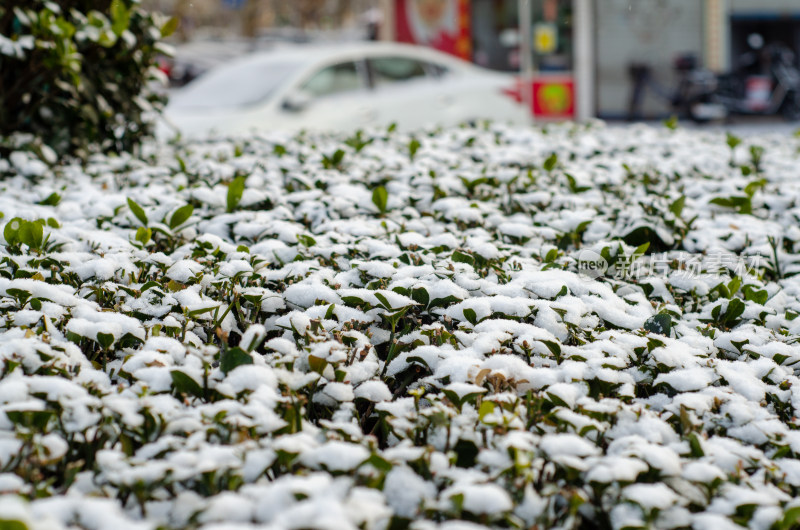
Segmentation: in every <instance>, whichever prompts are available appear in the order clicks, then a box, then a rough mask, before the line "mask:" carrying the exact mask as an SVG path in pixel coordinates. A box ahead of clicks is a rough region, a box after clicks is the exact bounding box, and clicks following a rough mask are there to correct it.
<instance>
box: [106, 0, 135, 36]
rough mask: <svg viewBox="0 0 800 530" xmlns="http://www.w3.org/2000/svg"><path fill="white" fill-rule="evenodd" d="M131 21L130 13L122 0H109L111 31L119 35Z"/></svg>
mask: <svg viewBox="0 0 800 530" xmlns="http://www.w3.org/2000/svg"><path fill="white" fill-rule="evenodd" d="M130 22H131V14H130V11H129V10H128V8H126V7H125V3H124V2H122V0H112V1H111V31H113V32H114V35H116V36H117V37H119V36H120V35H122V33H123V32H124V31H125V30H126V29H128V26H129V25H130Z"/></svg>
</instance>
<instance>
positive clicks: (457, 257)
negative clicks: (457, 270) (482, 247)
mask: <svg viewBox="0 0 800 530" xmlns="http://www.w3.org/2000/svg"><path fill="white" fill-rule="evenodd" d="M450 259H452V260H453V261H454V262H456V263H468V264H470V265H474V263H475V258H474V257H473V256H471V255H470V254H465V253H464V252H460V251H458V250H456V251H455V252H453V255H452V256H451V257H450Z"/></svg>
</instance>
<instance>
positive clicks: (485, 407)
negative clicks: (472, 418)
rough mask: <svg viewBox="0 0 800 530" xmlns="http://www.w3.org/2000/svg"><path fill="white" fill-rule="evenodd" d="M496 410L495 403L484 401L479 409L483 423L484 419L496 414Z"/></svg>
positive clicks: (479, 416) (479, 415)
mask: <svg viewBox="0 0 800 530" xmlns="http://www.w3.org/2000/svg"><path fill="white" fill-rule="evenodd" d="M494 408H495V404H494V401H486V400H484V401H482V402H481V406H480V408H479V409H478V418H479V419H480V420H481V421H483V418H484V417H485V416H486V415H488V414H492V413H493V412H494Z"/></svg>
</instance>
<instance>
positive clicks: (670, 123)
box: [664, 114, 678, 131]
mask: <svg viewBox="0 0 800 530" xmlns="http://www.w3.org/2000/svg"><path fill="white" fill-rule="evenodd" d="M664 127H666V128H667V129H669V130H670V131H674V130H675V129H677V128H678V117H677V116H675V115H674V114H673V115H672V116H670V117H669V118H667V119H666V120H664Z"/></svg>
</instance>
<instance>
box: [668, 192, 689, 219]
mask: <svg viewBox="0 0 800 530" xmlns="http://www.w3.org/2000/svg"><path fill="white" fill-rule="evenodd" d="M685 205H686V196H685V195H682V196H680V197H678V198H677V199H676V200H675V201H673V202H672V204H670V205H669V211H670V212H672V215H674V216H675V217H680V216H681V213H683V207H684V206H685Z"/></svg>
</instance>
